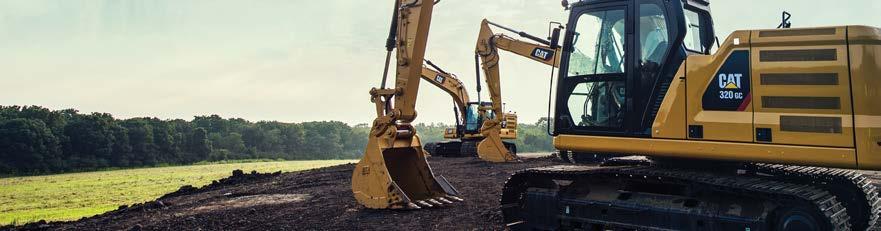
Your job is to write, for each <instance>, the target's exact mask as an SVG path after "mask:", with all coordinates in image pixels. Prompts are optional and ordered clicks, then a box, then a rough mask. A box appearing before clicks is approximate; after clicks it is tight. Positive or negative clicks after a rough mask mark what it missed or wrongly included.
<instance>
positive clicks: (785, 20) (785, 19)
mask: <svg viewBox="0 0 881 231" xmlns="http://www.w3.org/2000/svg"><path fill="white" fill-rule="evenodd" d="M790 18H792V14H790V13H789V12H786V11H783V18H782V21H781V22H780V25H779V26H777V29H781V28H782V29H788V28H790V27H792V22H790V21H789V19H790Z"/></svg>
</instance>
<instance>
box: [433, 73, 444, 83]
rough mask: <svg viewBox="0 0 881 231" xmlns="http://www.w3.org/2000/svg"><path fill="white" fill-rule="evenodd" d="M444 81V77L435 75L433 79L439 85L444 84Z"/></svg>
mask: <svg viewBox="0 0 881 231" xmlns="http://www.w3.org/2000/svg"><path fill="white" fill-rule="evenodd" d="M446 79H447V78H444V76H442V75H437V76H435V77H434V81H435V82H437V83H439V84H444V80H446Z"/></svg>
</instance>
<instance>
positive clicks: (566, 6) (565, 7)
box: [560, 0, 569, 10]
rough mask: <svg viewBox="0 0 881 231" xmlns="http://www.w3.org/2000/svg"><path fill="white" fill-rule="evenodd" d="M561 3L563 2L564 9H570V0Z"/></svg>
mask: <svg viewBox="0 0 881 231" xmlns="http://www.w3.org/2000/svg"><path fill="white" fill-rule="evenodd" d="M560 4H563V10H569V0H563V2H561V3H560Z"/></svg>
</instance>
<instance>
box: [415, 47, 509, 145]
mask: <svg viewBox="0 0 881 231" xmlns="http://www.w3.org/2000/svg"><path fill="white" fill-rule="evenodd" d="M426 64H427V66H425V67H423V68H422V79H423V80H425V81H427V82H429V83H431V84H432V85H434V86H436V87H438V88H439V89H441V90H443V91H444V92H446V93H447V94H449V95H450V96H451V97H452V98H453V103H454V104H455V108H454V110H453V111H454V114H455V115H456V118H455V119H456V125H455V127H451V128H446V129H444V139H445V140H444V141H440V142H432V143H427V144H425V146H424V150H425V151H427V152H428V153H429V154H430V155H432V156H440V157H470V156H478V157H480V158H481V159H483V160H486V161H490V162H505V161H510V160H512V159H508V158H506V156H502V155H498V153H501V152H498V151H487V150H479V149H477V144H478V143H479V142H481V141H483V140H484V139H486V138H487V136H484V135H483V134H482V133H481V132H480V131H481V129H480V128H481V125H482V124H483V120H485V116H486V117H489V118H495V115H496V114H495V112H494V111H492V110H489V109H491V107H490V106H491V102H479V101H478V102H471V101H470V97H469V95H468V91H467V89H465V85H464V84H463V83H462V81H460V80H459V78H457V77H456V76H455V75H454V74H452V73H449V72H446V71H444V70H443V69H441V68H440V67H438V66H437V65H435V64H434V63H432V62H430V61H428V60H426ZM478 93H479V91H478ZM493 100H501V99H493ZM503 118H504V120H505V122H506V123H505V124H504V125H503V126H502V129H500V130H499V135H498V136H490V137H489V138H490V139H501V140H499V141H496V142H502V143H504V147H505V149H507V150H510V151H511V153H512V154H516V153H517V146H516V145H515V144H514V143H511V142H504V141H503V140H512V139H517V114H514V113H505V114H504V115H503ZM481 153H483V154H481ZM493 153H496V154H497V155H492V154H493Z"/></svg>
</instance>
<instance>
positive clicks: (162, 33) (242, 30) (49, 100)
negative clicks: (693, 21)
mask: <svg viewBox="0 0 881 231" xmlns="http://www.w3.org/2000/svg"><path fill="white" fill-rule="evenodd" d="M711 2H712V3H711V9H712V13H713V17H714V21H715V26H716V30H717V35H718V36H719V37H720V39H723V40H724V38H725V37H727V36H728V34H730V33H731V32H732V31H734V30H737V29H765V28H773V27H776V26H777V25H778V24H779V23H780V13H781V12H782V11H783V10H786V11H789V12H791V13H792V14H793V15H794V16H793V18H792V23H793V27H809V26H829V25H848V24H859V25H870V26H876V27H881V14H878V13H877V12H881V1H877V0H848V1H819V0H774V1H768V0H713V1H711ZM393 3H394V1H391V0H385V1H378V0H321V1H317V0H260V1H254V0H211V1H207V0H0V105H39V106H44V107H48V108H51V109H66V108H75V109H79V110H80V111H81V112H85V113H89V112H107V113H111V114H113V115H115V116H116V117H118V118H131V117H158V118H162V119H187V120H189V119H192V118H193V116H199V115H211V114H217V115H220V116H223V117H237V118H244V119H247V120H251V121H261V120H274V121H283V122H304V121H328V120H336V121H343V122H346V123H349V124H352V125H354V124H358V123H368V122H370V121H372V120H373V118H375V117H376V115H375V112H374V110H373V105H372V104H371V103H370V101H369V95H368V91H369V89H370V88H372V87H378V86H379V82H380V81H381V75H382V68H383V62H384V57H385V49H384V44H385V39H386V35H387V33H388V24H389V20H390V17H391V8H392V4H393ZM845 3H846V4H845ZM567 13H568V12H567V11H563V9H562V7H561V6H560V1H559V0H492V1H473V0H443V1H442V2H441V3H440V4H438V5H437V6H436V7H435V14H434V17H433V22H432V26H431V33H430V38H429V46H428V51H427V56H426V57H428V59H430V60H432V61H433V62H434V63H436V64H438V65H440V66H441V67H442V68H444V69H445V70H446V71H449V72H453V73H456V74H457V75H458V76H459V78H460V79H463V81H464V82H465V85H466V87H467V88H468V89H469V91H470V93H471V95H472V99H476V94H477V92H476V87H475V86H474V85H475V83H474V82H475V80H474V63H473V62H474V61H473V49H474V46H475V41H476V37H477V33H478V29H479V23H480V21H481V20H482V19H483V18H488V19H490V20H491V21H494V22H497V23H500V24H504V25H508V26H510V27H514V28H518V29H521V30H523V31H527V32H530V33H532V34H534V35H537V36H539V37H544V36H546V34H547V27H548V22H550V21H565V20H566V16H567ZM500 67H501V75H502V94H503V98H504V101H505V103H506V105H507V107H506V108H507V109H508V110H509V111H515V112H517V113H518V115H519V118H520V122H522V123H531V122H533V121H537V120H538V119H539V118H541V117H544V116H546V113H547V96H548V92H547V91H548V84H549V82H548V81H549V76H550V69H549V68H548V67H546V66H543V65H541V64H539V63H536V62H533V61H529V60H526V59H524V58H521V57H519V56H515V55H512V54H508V53H503V54H502V57H501V64H500ZM390 83H393V81H390ZM419 94H420V95H419V100H418V102H417V111H418V113H419V117H418V118H417V119H416V122H425V123H437V122H442V123H447V124H449V123H452V122H453V112H452V109H453V105H452V100H451V99H450V98H449V96H448V95H447V94H445V93H444V92H442V91H440V90H439V89H436V88H434V87H433V86H432V85H430V84H428V83H422V86H421V91H420V93H419ZM486 94H487V93H486V92H485V91H484V93H483V95H484V97H483V98H484V99H486V98H487V97H486Z"/></svg>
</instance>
